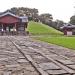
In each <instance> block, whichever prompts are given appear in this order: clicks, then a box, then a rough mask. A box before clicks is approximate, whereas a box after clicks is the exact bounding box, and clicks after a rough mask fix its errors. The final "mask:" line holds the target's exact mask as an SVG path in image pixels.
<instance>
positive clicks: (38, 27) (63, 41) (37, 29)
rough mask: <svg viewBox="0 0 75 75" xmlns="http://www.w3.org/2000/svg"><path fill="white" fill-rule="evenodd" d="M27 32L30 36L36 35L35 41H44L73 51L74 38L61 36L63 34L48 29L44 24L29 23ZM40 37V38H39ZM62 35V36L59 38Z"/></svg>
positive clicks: (74, 45) (74, 46)
mask: <svg viewBox="0 0 75 75" xmlns="http://www.w3.org/2000/svg"><path fill="white" fill-rule="evenodd" d="M28 31H29V32H30V33H31V34H32V35H37V37H35V39H38V40H41V41H45V42H48V43H52V44H56V45H60V46H64V47H67V48H71V49H75V37H67V36H63V33H62V32H60V31H58V30H56V29H54V28H52V27H49V26H47V25H45V24H41V23H36V22H32V21H31V22H29V25H28ZM39 35H40V36H39ZM60 35H62V36H60Z"/></svg>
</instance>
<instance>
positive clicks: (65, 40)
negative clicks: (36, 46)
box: [36, 36, 75, 49]
mask: <svg viewBox="0 0 75 75" xmlns="http://www.w3.org/2000/svg"><path fill="white" fill-rule="evenodd" d="M36 39H38V40H41V41H45V42H48V43H52V44H56V45H59V46H63V47H66V48H70V49H75V37H66V36H63V37H48V36H47V37H46V36H44V37H38V38H36Z"/></svg>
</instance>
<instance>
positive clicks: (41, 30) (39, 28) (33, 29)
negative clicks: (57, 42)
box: [28, 21, 63, 35]
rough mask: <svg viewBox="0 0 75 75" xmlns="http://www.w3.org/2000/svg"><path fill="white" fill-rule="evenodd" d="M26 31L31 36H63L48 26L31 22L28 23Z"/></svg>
mask: <svg viewBox="0 0 75 75" xmlns="http://www.w3.org/2000/svg"><path fill="white" fill-rule="evenodd" d="M28 31H29V32H30V33H31V34H33V35H38V34H47V35H48V34H49V35H61V34H63V33H62V32H60V31H58V30H56V29H54V28H52V27H49V26H48V25H45V24H42V23H37V22H33V21H31V22H29V25H28Z"/></svg>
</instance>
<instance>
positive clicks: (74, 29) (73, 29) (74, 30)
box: [61, 24, 75, 36]
mask: <svg viewBox="0 0 75 75" xmlns="http://www.w3.org/2000/svg"><path fill="white" fill-rule="evenodd" d="M61 29H62V30H63V32H64V35H68V36H71V35H75V25H72V24H64V26H63V27H61Z"/></svg>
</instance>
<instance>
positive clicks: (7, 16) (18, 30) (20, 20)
mask: <svg viewBox="0 0 75 75" xmlns="http://www.w3.org/2000/svg"><path fill="white" fill-rule="evenodd" d="M27 25H28V17H27V16H17V15H15V14H13V13H11V12H10V11H6V12H4V13H1V14H0V33H1V34H2V35H3V34H5V35H7V34H26V28H27Z"/></svg>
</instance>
